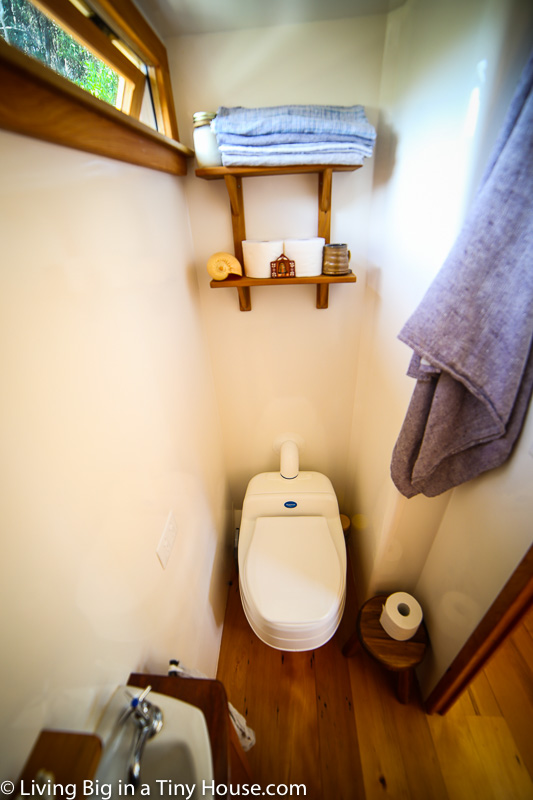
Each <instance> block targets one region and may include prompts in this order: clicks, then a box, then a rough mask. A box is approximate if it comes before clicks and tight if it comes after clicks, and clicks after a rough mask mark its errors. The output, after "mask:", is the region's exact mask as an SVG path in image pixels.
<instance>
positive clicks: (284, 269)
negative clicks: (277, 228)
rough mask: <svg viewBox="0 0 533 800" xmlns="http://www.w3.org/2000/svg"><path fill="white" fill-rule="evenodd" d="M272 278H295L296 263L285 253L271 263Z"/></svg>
mask: <svg viewBox="0 0 533 800" xmlns="http://www.w3.org/2000/svg"><path fill="white" fill-rule="evenodd" d="M270 277H271V278H295V277H296V269H295V262H294V261H291V260H290V259H289V258H287V256H286V255H284V254H283V253H282V254H281V255H280V256H279V257H278V258H276V260H275V261H271V262H270Z"/></svg>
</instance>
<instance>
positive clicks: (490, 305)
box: [391, 55, 533, 497]
mask: <svg viewBox="0 0 533 800" xmlns="http://www.w3.org/2000/svg"><path fill="white" fill-rule="evenodd" d="M532 89H533V55H532V56H531V57H530V59H529V62H528V64H527V66H526V68H525V70H524V73H523V75H522V79H521V81H520V84H519V87H518V89H517V91H516V93H515V96H514V98H513V101H512V103H511V107H510V109H509V112H508V114H507V118H506V121H505V124H504V128H503V131H502V133H501V134H500V137H499V139H498V142H497V144H496V147H495V149H494V152H493V154H492V157H491V159H490V162H489V165H488V167H487V169H486V171H485V174H484V176H483V179H482V181H481V185H480V188H479V190H478V193H477V195H476V198H475V200H474V203H473V207H472V209H471V211H470V213H469V214H468V216H467V219H466V222H465V224H464V226H463V228H462V230H461V233H460V234H459V237H458V239H457V241H456V243H455V245H454V246H453V248H452V250H451V252H450V254H449V256H448V258H447V259H446V261H445V263H444V265H443V266H442V268H441V270H440V271H439V273H438V275H437V276H436V278H435V280H434V281H433V283H432V284H431V286H430V288H429V290H428V291H427V293H426V295H425V297H424V298H423V300H422V302H421V303H420V305H419V307H418V308H417V309H416V311H415V312H414V314H413V315H412V316H411V317H410V319H409V320H408V321H407V323H406V324H405V325H404V327H403V328H402V330H401V332H400V334H399V339H400V340H401V341H403V342H405V343H406V344H407V345H409V347H411V348H412V349H413V351H414V354H413V357H412V359H411V364H410V366H409V371H408V374H409V375H410V376H411V377H413V378H415V379H416V380H417V383H416V386H415V390H414V392H413V396H412V398H411V402H410V405H409V408H408V410H407V414H406V418H405V420H404V423H403V426H402V429H401V431H400V434H399V437H398V441H397V442H396V446H395V448H394V452H393V456H392V464H391V475H392V479H393V481H394V483H395V484H396V487H397V488H398V489H399V491H400V492H401V493H402V494H404V495H405V496H406V497H413V496H414V495H416V494H419V493H423V494H425V495H427V496H428V497H434V496H436V495H438V494H441V493H442V492H444V491H446V490H447V489H450V488H452V487H453V486H457V485H458V484H460V483H464V482H465V481H468V480H470V479H471V478H474V477H476V476H477V475H479V474H481V473H482V472H485V471H486V470H489V469H493V468H494V467H498V466H500V465H501V464H503V462H504V461H505V460H506V459H507V458H508V456H509V455H510V453H511V450H512V448H513V446H514V444H515V442H516V440H517V438H518V435H519V433H520V430H521V427H522V424H523V421H524V418H525V415H526V412H527V408H528V404H529V399H530V397H531V391H532V388H533V348H532V341H533V92H532Z"/></svg>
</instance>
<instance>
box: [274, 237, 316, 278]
mask: <svg viewBox="0 0 533 800" xmlns="http://www.w3.org/2000/svg"><path fill="white" fill-rule="evenodd" d="M325 244H326V240H325V239H323V238H321V237H315V238H313V239H285V242H284V243H283V252H284V253H285V255H286V256H287V258H290V260H291V261H294V263H295V269H296V277H297V278H306V277H309V278H310V277H313V276H315V275H320V274H321V273H322V254H323V252H324V245H325Z"/></svg>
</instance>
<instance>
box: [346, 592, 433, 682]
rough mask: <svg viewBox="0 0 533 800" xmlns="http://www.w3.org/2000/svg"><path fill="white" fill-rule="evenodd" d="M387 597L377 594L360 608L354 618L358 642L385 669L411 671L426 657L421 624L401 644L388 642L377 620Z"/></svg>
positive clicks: (424, 633)
mask: <svg viewBox="0 0 533 800" xmlns="http://www.w3.org/2000/svg"><path fill="white" fill-rule="evenodd" d="M387 597H388V595H387V594H379V595H377V596H376V597H372V598H371V599H370V600H367V601H366V603H365V604H364V605H363V606H362V608H361V610H360V611H359V616H358V618H357V633H358V635H359V640H360V642H361V644H362V645H363V647H364V648H365V650H366V651H367V652H368V653H370V655H371V656H373V657H374V658H375V659H376V660H377V661H379V662H380V663H381V664H383V665H384V666H386V667H387V668H388V669H391V670H404V669H411V668H412V667H416V666H417V665H418V664H420V662H421V661H422V659H423V658H424V656H425V654H426V648H427V645H428V635H427V631H426V628H425V625H424V623H423V622H422V624H421V625H420V627H419V629H418V630H417V632H416V633H415V635H414V636H413V637H412V638H411V639H407V641H404V642H399V641H397V640H396V639H392V638H391V637H390V636H389V634H388V633H387V632H386V631H385V630H384V629H383V628H382V627H381V623H380V621H379V618H380V617H381V611H382V609H383V606H384V604H385V601H386V599H387Z"/></svg>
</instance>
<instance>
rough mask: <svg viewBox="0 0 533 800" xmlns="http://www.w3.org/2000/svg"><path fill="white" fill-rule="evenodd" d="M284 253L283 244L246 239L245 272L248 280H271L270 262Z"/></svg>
mask: <svg viewBox="0 0 533 800" xmlns="http://www.w3.org/2000/svg"><path fill="white" fill-rule="evenodd" d="M282 253H283V242H281V241H273V242H258V241H254V240H253V239H245V240H244V241H243V243H242V256H243V261H244V271H245V273H246V275H247V277H248V278H270V262H271V261H275V260H276V258H279V256H280V255H281V254H282Z"/></svg>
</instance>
